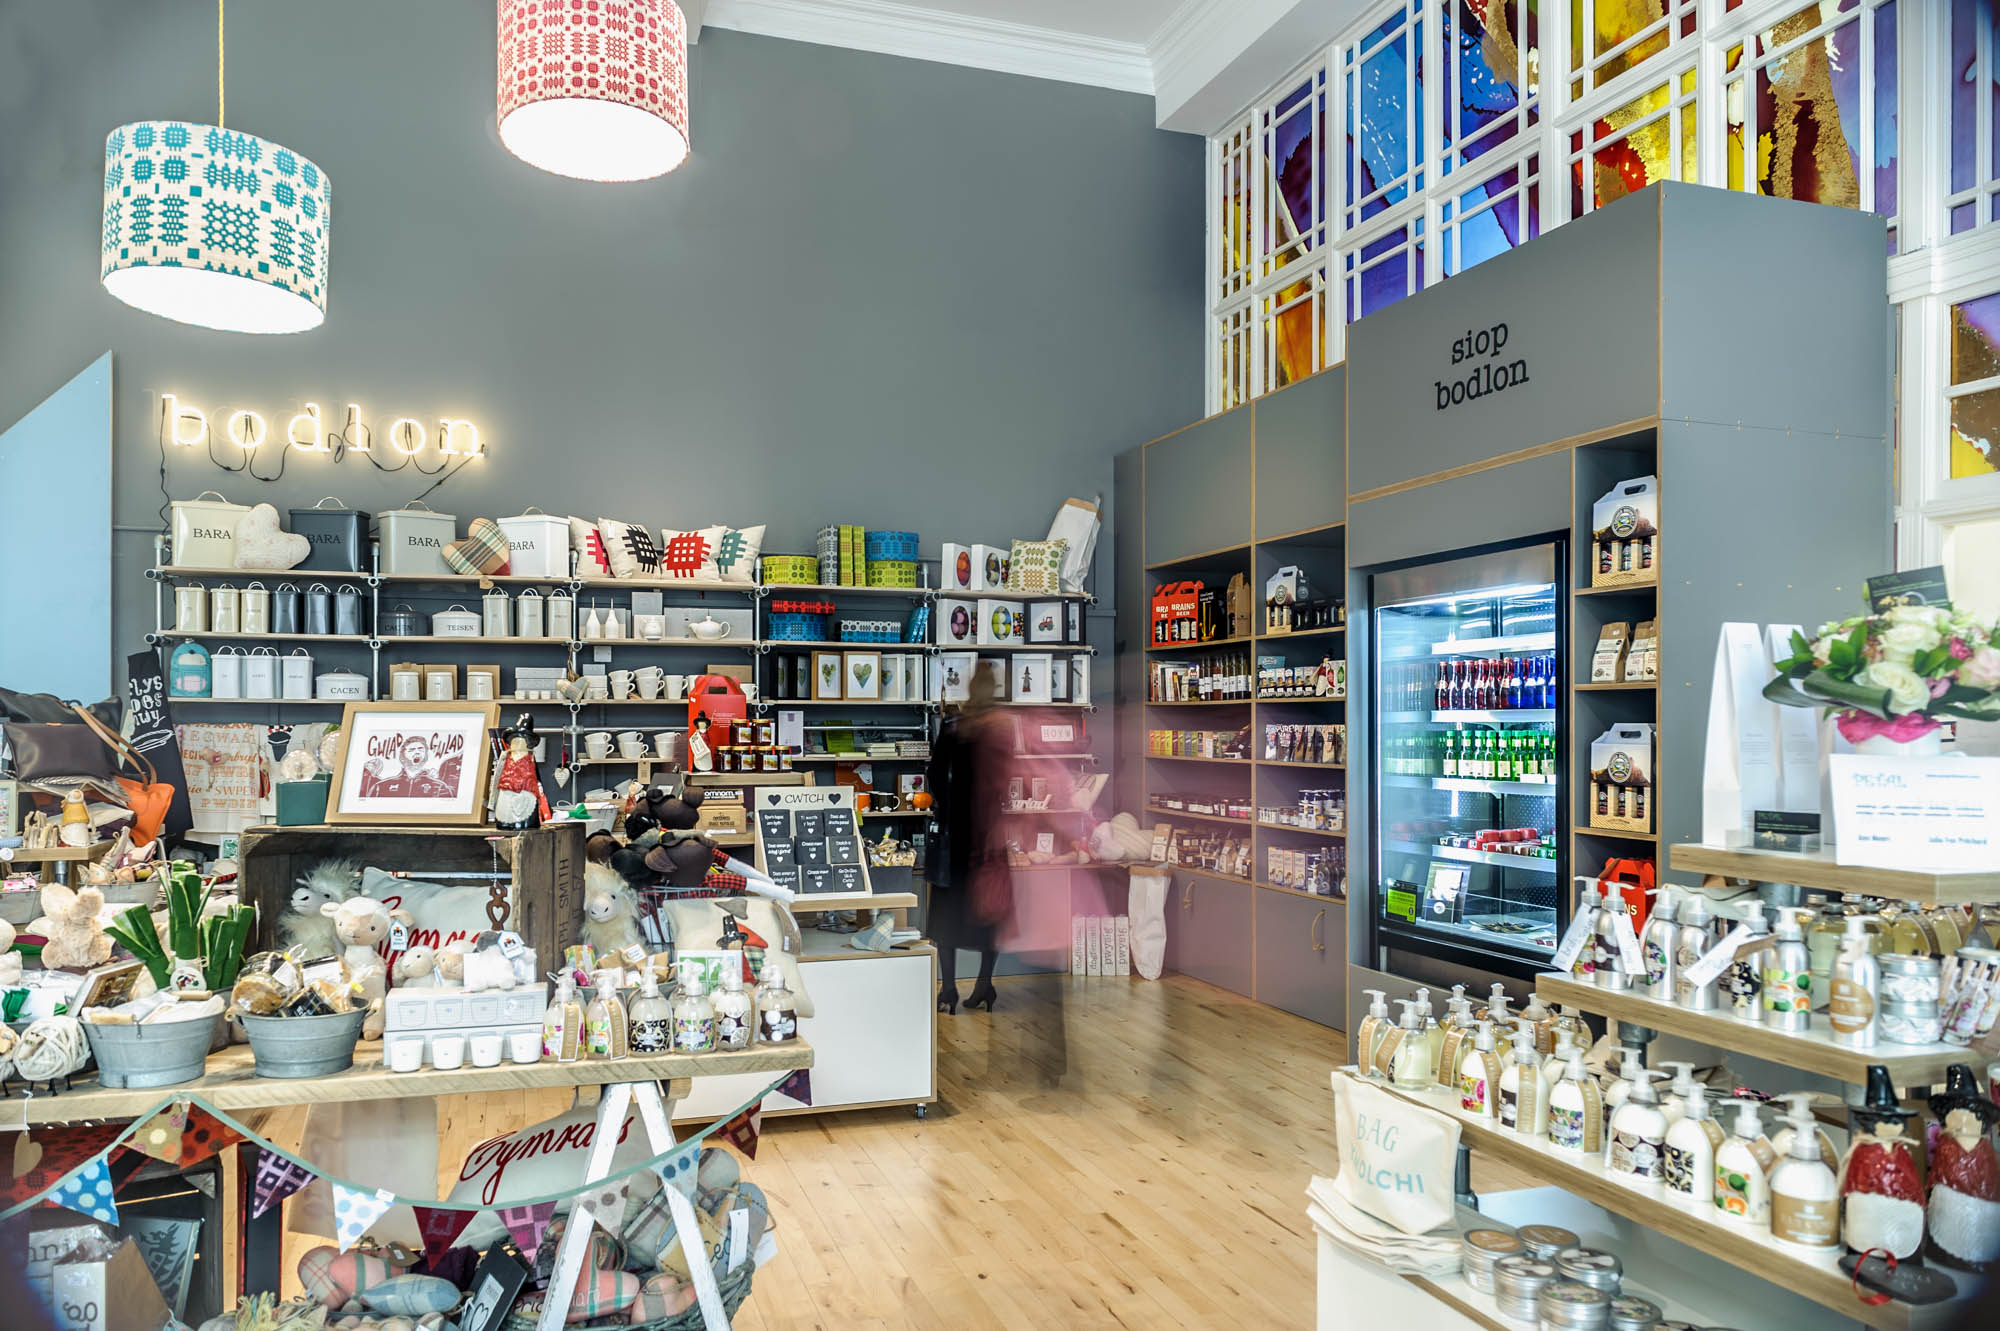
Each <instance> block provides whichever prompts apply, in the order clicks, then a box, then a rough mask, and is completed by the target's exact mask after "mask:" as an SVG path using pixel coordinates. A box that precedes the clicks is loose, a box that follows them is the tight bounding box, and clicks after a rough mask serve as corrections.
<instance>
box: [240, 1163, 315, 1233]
mask: <svg viewBox="0 0 2000 1331" xmlns="http://www.w3.org/2000/svg"><path fill="white" fill-rule="evenodd" d="M317 1177H318V1175H316V1174H314V1173H313V1172H312V1171H311V1170H310V1169H307V1168H306V1167H305V1166H304V1165H303V1164H300V1163H299V1162H298V1161H297V1160H293V1159H291V1158H289V1157H287V1156H282V1155H279V1154H278V1153H277V1152H276V1151H273V1150H269V1149H268V1148H267V1149H265V1150H262V1151H259V1152H258V1153H257V1176H256V1178H255V1179H253V1180H252V1181H251V1195H252V1196H253V1197H255V1198H256V1202H255V1204H254V1205H253V1206H252V1208H251V1211H250V1217H251V1219H253V1220H254V1219H256V1218H257V1217H259V1216H261V1215H263V1214H264V1212H266V1211H268V1210H270V1209H271V1208H272V1207H274V1206H276V1205H277V1204H278V1203H279V1202H282V1201H283V1200H285V1198H287V1197H289V1196H291V1195H292V1194H293V1193H295V1192H297V1191H298V1190H299V1189H300V1188H303V1187H304V1186H305V1185H306V1184H308V1183H310V1182H312V1181H313V1179H315V1178H317Z"/></svg>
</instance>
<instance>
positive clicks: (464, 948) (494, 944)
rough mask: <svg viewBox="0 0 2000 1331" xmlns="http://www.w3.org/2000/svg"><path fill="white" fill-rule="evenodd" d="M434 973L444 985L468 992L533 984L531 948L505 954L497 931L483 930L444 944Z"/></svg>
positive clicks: (533, 970)
mask: <svg viewBox="0 0 2000 1331" xmlns="http://www.w3.org/2000/svg"><path fill="white" fill-rule="evenodd" d="M437 973H438V978H439V980H440V981H441V982H443V983H444V984H446V985H458V986H462V987H463V988H464V989H465V990H466V991H467V992H468V993H478V992H480V991H482V990H486V989H512V988H514V987H515V986H516V985H521V984H533V983H534V982H535V979H536V974H535V949H533V948H531V947H524V948H522V949H521V950H520V951H519V952H518V953H516V954H515V955H514V956H512V957H509V956H508V955H507V954H506V952H504V951H502V950H501V947H500V934H499V931H498V930H495V929H487V930H484V931H482V932H480V933H477V934H474V935H473V936H472V937H470V938H461V939H458V940H457V941H455V942H451V943H447V944H445V945H444V947H443V948H442V949H440V950H439V952H438V954H437Z"/></svg>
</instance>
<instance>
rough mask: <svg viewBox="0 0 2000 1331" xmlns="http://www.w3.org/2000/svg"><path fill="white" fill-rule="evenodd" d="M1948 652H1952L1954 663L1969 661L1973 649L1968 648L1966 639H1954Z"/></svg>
mask: <svg viewBox="0 0 2000 1331" xmlns="http://www.w3.org/2000/svg"><path fill="white" fill-rule="evenodd" d="M1948 650H1949V651H1950V652H1951V659H1952V660H1954V661H1965V660H1969V659H1971V656H1972V648H1970V647H1968V646H1966V643H1965V639H1963V638H1953V639H1952V640H1951V643H1950V645H1949V648H1948Z"/></svg>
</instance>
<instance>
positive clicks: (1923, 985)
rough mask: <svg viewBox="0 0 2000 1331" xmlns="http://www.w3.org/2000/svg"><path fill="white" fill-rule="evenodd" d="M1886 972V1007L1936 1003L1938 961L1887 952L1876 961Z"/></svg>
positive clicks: (1883, 990)
mask: <svg viewBox="0 0 2000 1331" xmlns="http://www.w3.org/2000/svg"><path fill="white" fill-rule="evenodd" d="M1875 964H1876V965H1877V966H1879V967H1880V968H1881V971H1882V1001H1883V1002H1884V1003H1933V1004H1934V1003H1936V1002H1937V1001H1938V960H1937V958H1936V957H1931V956H1912V955H1910V954H1909V953H1904V952H1884V953H1882V954H1880V955H1879V956H1877V957H1876V958H1875Z"/></svg>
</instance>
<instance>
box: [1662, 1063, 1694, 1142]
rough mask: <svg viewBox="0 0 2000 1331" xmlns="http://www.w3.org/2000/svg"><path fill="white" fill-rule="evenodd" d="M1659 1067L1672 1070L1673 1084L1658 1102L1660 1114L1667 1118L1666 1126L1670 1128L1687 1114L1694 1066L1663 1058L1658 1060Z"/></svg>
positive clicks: (1692, 1085) (1692, 1086) (1692, 1087)
mask: <svg viewBox="0 0 2000 1331" xmlns="http://www.w3.org/2000/svg"><path fill="white" fill-rule="evenodd" d="M1660 1066H1661V1067H1663V1068H1672V1069H1673V1070H1674V1080H1673V1084H1672V1085H1670V1086H1668V1087H1667V1093H1666V1095H1665V1096H1663V1097H1662V1098H1661V1100H1660V1112H1661V1113H1663V1114H1665V1115H1666V1116H1667V1126H1668V1127H1672V1126H1673V1125H1674V1124H1676V1123H1678V1122H1680V1121H1681V1116H1682V1115H1683V1114H1685V1113H1687V1102H1688V1098H1689V1097H1690V1096H1691V1095H1692V1094H1693V1092H1694V1087H1695V1079H1694V1064H1692V1063H1680V1062H1675V1061H1673V1060H1671V1059H1664V1058H1663V1059H1661V1060H1660Z"/></svg>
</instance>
